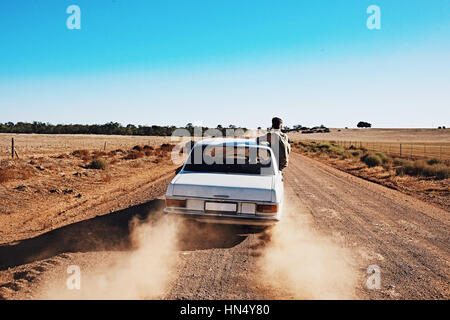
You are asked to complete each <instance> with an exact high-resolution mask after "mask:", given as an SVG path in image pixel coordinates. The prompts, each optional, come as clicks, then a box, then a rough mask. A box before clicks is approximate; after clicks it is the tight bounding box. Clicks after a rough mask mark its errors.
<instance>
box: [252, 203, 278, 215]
mask: <svg viewBox="0 0 450 320" xmlns="http://www.w3.org/2000/svg"><path fill="white" fill-rule="evenodd" d="M256 212H258V213H277V212H278V204H258V205H257V206H256Z"/></svg>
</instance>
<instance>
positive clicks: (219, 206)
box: [205, 202, 237, 212]
mask: <svg viewBox="0 0 450 320" xmlns="http://www.w3.org/2000/svg"><path fill="white" fill-rule="evenodd" d="M205 211H223V212H236V211H237V203H229V202H206V203H205Z"/></svg>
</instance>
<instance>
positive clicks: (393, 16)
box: [0, 0, 450, 127]
mask: <svg viewBox="0 0 450 320" xmlns="http://www.w3.org/2000/svg"><path fill="white" fill-rule="evenodd" d="M72 4H75V5H78V6H79V7H80V9H81V29H80V30H69V29H67V27H66V19H67V18H68V17H69V14H67V13H66V8H67V7H68V6H69V5H72ZM371 4H376V5H378V6H379V7H380V9H381V30H369V29H368V28H367V27H366V20H367V18H368V16H369V15H368V14H367V13H366V8H367V7H368V6H369V5H371ZM0 30H1V31H0V122H6V121H13V122H16V121H35V120H36V121H44V122H51V123H105V122H108V121H117V122H120V123H122V124H127V123H134V124H160V125H166V124H175V125H185V124H186V123H188V122H193V123H198V124H203V125H206V126H216V125H217V124H223V125H227V124H231V123H232V124H236V125H241V126H246V127H257V126H262V127H266V126H268V125H269V124H270V119H271V117H272V116H274V115H277V116H280V117H282V118H283V119H285V123H286V124H287V125H294V124H302V125H308V126H311V125H318V124H325V125H327V126H330V127H344V126H349V127H354V126H355V125H356V123H357V122H358V121H359V120H365V121H369V122H371V123H373V125H374V126H376V127H431V126H438V125H450V123H449V122H450V121H449V120H450V1H448V0H432V1H425V0H420V1H418V0H417V1H414V0H409V1H406V0H395V1H392V0H379V1H375V0H372V1H366V0H345V1H336V0H329V1H326V0H318V1H300V0H292V1H283V0H280V1H275V0H273V1H268V0H257V1H256V0H240V1H235V0H227V1H219V0H213V1H212V0H209V1H207V0H190V1H173V0H172V1H170V0H165V1H144V0H142V1H140V0H127V1H125V0H113V1H111V0H109V1H106V0H89V1H85V0H71V1H65V0H54V1H51V0H15V1H1V2H0Z"/></svg>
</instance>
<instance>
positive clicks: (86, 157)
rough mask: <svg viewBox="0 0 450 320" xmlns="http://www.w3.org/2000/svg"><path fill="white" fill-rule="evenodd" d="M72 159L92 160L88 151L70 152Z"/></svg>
mask: <svg viewBox="0 0 450 320" xmlns="http://www.w3.org/2000/svg"><path fill="white" fill-rule="evenodd" d="M72 155H73V156H74V157H77V158H80V159H81V160H90V159H92V157H91V154H90V152H89V151H88V150H75V151H74V152H72Z"/></svg>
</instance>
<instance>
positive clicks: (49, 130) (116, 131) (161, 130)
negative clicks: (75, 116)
mask: <svg viewBox="0 0 450 320" xmlns="http://www.w3.org/2000/svg"><path fill="white" fill-rule="evenodd" d="M195 128H196V127H195V126H194V125H192V123H188V124H187V125H186V126H185V127H176V126H157V125H152V126H142V125H138V126H135V125H133V124H128V125H126V126H122V125H121V124H120V123H118V122H108V123H105V124H56V125H53V124H50V123H44V122H38V121H34V122H32V123H28V122H17V123H13V122H5V123H0V133H37V134H104V135H134V136H170V135H172V133H173V132H174V131H175V130H176V129H187V130H188V131H189V132H190V133H191V135H193V134H194V130H195ZM208 129H209V128H208V127H202V131H203V132H205V131H206V130H208ZM215 129H218V130H220V131H221V132H222V133H223V134H224V135H225V133H226V130H227V129H242V130H243V131H244V132H245V131H247V128H239V127H236V126H234V125H229V126H228V127H227V128H225V127H223V126H221V125H218V126H217V127H216V128H215Z"/></svg>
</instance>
